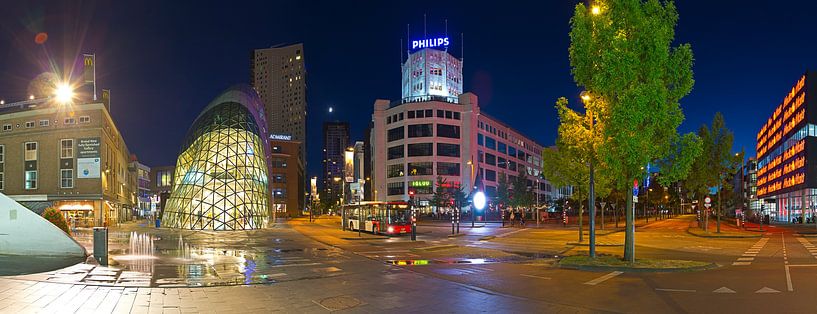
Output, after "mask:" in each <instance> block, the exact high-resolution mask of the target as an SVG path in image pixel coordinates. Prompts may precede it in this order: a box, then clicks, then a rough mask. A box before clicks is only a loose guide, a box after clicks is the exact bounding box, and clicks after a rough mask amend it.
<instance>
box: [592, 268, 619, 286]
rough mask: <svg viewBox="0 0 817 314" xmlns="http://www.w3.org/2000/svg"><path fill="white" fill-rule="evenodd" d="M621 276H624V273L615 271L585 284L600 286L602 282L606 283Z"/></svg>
mask: <svg viewBox="0 0 817 314" xmlns="http://www.w3.org/2000/svg"><path fill="white" fill-rule="evenodd" d="M621 274H623V272H620V271H614V272H611V273H609V274H607V275H604V276H601V277H599V278H596V279H593V280H590V281H588V282H585V283H584V284H586V285H591V286H595V285H597V284H600V283H602V282H604V281H606V280H608V279H610V278H613V277H615V276H618V275H621Z"/></svg>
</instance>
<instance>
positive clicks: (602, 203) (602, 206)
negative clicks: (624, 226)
mask: <svg viewBox="0 0 817 314" xmlns="http://www.w3.org/2000/svg"><path fill="white" fill-rule="evenodd" d="M599 204H601V209H602V210H603V209H604V205H607V202H599Z"/></svg>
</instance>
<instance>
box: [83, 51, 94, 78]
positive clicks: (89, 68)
mask: <svg viewBox="0 0 817 314" xmlns="http://www.w3.org/2000/svg"><path fill="white" fill-rule="evenodd" d="M95 62H96V56H94V55H91V54H84V55H82V65H83V68H82V78H83V81H85V83H93V82H94V81H95V79H96V77H95V76H96V74H95V73H96V71H95V70H94V63H95Z"/></svg>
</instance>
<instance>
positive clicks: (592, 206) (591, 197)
mask: <svg viewBox="0 0 817 314" xmlns="http://www.w3.org/2000/svg"><path fill="white" fill-rule="evenodd" d="M600 12H601V9H600V8H599V7H598V6H593V9H592V13H593V15H598V14H599V13H600ZM581 98H582V100H583V101H584V103H585V108H587V118H588V120H589V123H590V134H591V139H592V136H593V131H594V123H595V121H593V120H594V117H593V111H591V110H590V108H589V107H588V104H589V103H590V101H591V100H592V99H593V97H591V96H590V93H588V92H587V91H584V92H582V93H581ZM590 150H591V152H590V158H589V168H590V169H589V172H590V180H589V181H590V189H589V193H588V195H587V196H588V197H587V209H588V215H589V216H590V217H589V218H590V225H589V226H588V229H589V231H590V257H591V258H595V257H596V230H595V229H596V189H595V182H594V181H595V178H594V176H595V171H594V169H593V158H594V157H595V154H594V153H595V152H594V151H593V150H594V149H593V147H592V146H591V147H590ZM537 211H538V210H537ZM536 219H537V221H538V219H539V217H537V218H536ZM579 219H580V220H579V221H581V219H582V217H581V213H579ZM581 238H582V224H581V223H579V241H581Z"/></svg>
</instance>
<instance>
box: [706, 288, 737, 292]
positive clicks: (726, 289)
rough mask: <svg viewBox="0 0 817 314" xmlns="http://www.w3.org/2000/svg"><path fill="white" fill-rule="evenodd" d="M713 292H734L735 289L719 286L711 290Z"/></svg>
mask: <svg viewBox="0 0 817 314" xmlns="http://www.w3.org/2000/svg"><path fill="white" fill-rule="evenodd" d="M712 292H713V293H736V292H735V290H732V289H729V288H727V287H720V288H718V289H715V290H713V291H712Z"/></svg>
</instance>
